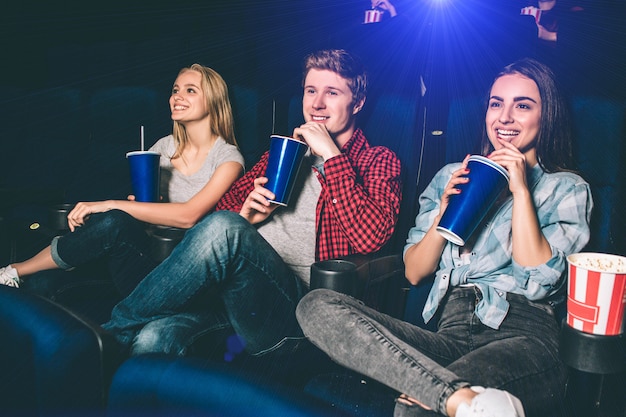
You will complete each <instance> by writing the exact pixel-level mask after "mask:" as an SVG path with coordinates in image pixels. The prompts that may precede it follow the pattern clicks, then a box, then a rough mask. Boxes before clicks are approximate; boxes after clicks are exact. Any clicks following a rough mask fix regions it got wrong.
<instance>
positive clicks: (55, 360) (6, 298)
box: [0, 285, 117, 417]
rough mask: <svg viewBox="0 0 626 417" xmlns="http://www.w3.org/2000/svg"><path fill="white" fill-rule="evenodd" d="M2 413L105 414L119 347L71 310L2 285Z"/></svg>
mask: <svg viewBox="0 0 626 417" xmlns="http://www.w3.org/2000/svg"><path fill="white" fill-rule="evenodd" d="M0 333H1V334H2V342H1V343H0V369H2V378H0V414H2V415H6V416H20V417H27V416H28V417H30V416H39V417H47V416H54V417H59V416H70V415H81V416H88V417H89V416H96V415H100V414H101V413H102V411H103V410H104V405H105V402H106V395H107V387H108V383H109V380H110V370H111V369H112V368H113V366H114V364H115V361H116V353H117V350H116V345H115V344H114V342H113V340H112V339H109V338H108V337H107V336H106V335H105V334H104V333H102V332H101V331H99V330H98V327H97V326H94V325H92V324H90V323H88V322H87V321H85V320H83V319H81V318H80V317H78V316H77V315H75V314H73V313H72V312H71V311H69V310H67V309H65V308H63V307H61V306H60V305H58V304H55V303H54V302H52V301H50V300H48V299H45V298H42V297H39V296H34V295H32V294H29V293H27V292H26V291H23V290H21V289H16V288H12V287H6V286H4V285H0Z"/></svg>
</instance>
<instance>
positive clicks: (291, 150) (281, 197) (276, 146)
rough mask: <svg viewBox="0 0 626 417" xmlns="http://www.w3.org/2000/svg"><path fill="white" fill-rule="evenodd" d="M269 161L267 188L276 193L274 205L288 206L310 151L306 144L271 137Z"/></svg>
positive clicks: (274, 136) (280, 137)
mask: <svg viewBox="0 0 626 417" xmlns="http://www.w3.org/2000/svg"><path fill="white" fill-rule="evenodd" d="M270 138H271V143H270V152H269V160H268V163H267V168H266V170H265V176H266V177H267V178H268V182H267V184H265V188H267V189H268V190H270V191H271V192H273V193H274V195H275V198H274V199H273V200H270V201H271V202H272V203H276V204H280V205H282V206H286V205H287V203H288V202H289V196H290V195H291V191H292V190H293V186H294V184H295V182H296V178H297V176H298V171H299V170H300V165H301V164H302V158H303V157H304V154H305V153H306V151H307V150H308V149H309V147H308V146H307V144H306V143H304V142H302V141H299V140H297V139H293V138H290V137H287V136H280V135H271V136H270Z"/></svg>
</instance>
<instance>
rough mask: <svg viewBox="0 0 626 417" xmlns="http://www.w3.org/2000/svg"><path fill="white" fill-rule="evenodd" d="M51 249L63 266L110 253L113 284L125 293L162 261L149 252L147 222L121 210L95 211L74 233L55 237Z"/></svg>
mask: <svg viewBox="0 0 626 417" xmlns="http://www.w3.org/2000/svg"><path fill="white" fill-rule="evenodd" d="M51 252H52V259H53V260H54V262H55V263H56V264H57V265H58V266H59V267H60V268H61V269H70V268H75V267H79V266H82V265H85V264H87V263H89V262H92V261H95V260H98V259H102V258H105V257H106V259H107V264H108V267H109V273H110V276H111V279H112V281H113V284H114V285H115V287H116V288H117V291H118V292H119V293H120V295H122V296H124V297H125V296H126V295H128V294H130V292H131V291H132V290H133V289H134V288H135V287H136V286H137V284H138V283H139V281H141V279H142V278H144V277H145V276H146V275H148V273H149V272H150V271H152V270H153V269H154V268H155V267H156V266H157V264H158V263H157V262H156V261H155V260H154V259H152V258H151V257H150V255H149V252H150V237H149V236H148V234H147V233H146V229H145V225H144V223H142V222H140V221H138V220H137V219H135V218H134V217H132V216H131V215H129V214H127V213H126V212H123V211H120V210H111V211H107V212H104V213H96V214H92V215H91V216H90V217H89V219H88V220H87V222H86V223H85V225H84V226H82V227H78V228H76V230H75V231H74V232H73V233H67V234H65V235H63V236H60V237H56V238H54V239H53V241H52V244H51Z"/></svg>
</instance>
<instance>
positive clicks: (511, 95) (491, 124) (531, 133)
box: [485, 74, 541, 165]
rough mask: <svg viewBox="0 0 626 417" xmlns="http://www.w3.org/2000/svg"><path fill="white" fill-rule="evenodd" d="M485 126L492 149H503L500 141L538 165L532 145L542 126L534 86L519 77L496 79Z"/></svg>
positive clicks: (511, 75) (513, 75) (492, 87)
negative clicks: (509, 144)
mask: <svg viewBox="0 0 626 417" xmlns="http://www.w3.org/2000/svg"><path fill="white" fill-rule="evenodd" d="M485 125H486V129H487V136H488V137H489V141H490V142H491V144H492V145H493V147H494V148H495V149H500V148H502V144H501V143H500V142H499V140H503V141H506V142H509V143H511V144H513V145H514V146H515V147H516V148H517V149H519V150H520V152H522V153H523V154H525V155H526V159H527V161H528V163H529V164H531V165H534V164H535V163H537V153H536V149H535V145H536V143H537V137H538V134H539V129H540V127H541V95H540V94H539V88H538V87H537V84H536V83H535V82H534V81H533V80H531V79H530V78H527V77H525V76H523V75H520V74H508V75H504V76H502V77H500V78H498V79H497V80H496V81H495V82H494V83H493V85H492V86H491V92H490V94H489V105H488V107H487V114H486V116H485Z"/></svg>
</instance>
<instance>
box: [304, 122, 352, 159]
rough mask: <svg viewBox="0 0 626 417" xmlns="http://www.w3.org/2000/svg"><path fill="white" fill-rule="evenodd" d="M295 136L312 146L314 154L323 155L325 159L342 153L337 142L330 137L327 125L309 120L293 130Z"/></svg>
mask: <svg viewBox="0 0 626 417" xmlns="http://www.w3.org/2000/svg"><path fill="white" fill-rule="evenodd" d="M293 137H294V138H296V139H302V140H303V141H304V142H306V144H307V145H309V148H311V153H312V154H313V155H317V156H321V157H322V158H324V161H326V160H328V159H330V158H332V157H333V156H337V155H340V154H341V151H340V150H339V148H338V147H337V144H336V143H335V141H334V140H333V138H331V137H330V134H329V133H328V130H327V129H326V126H324V125H323V124H321V123H316V122H308V123H305V124H303V125H301V126H300V127H296V128H295V129H294V130H293Z"/></svg>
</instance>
